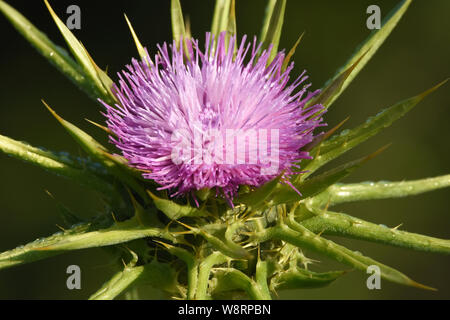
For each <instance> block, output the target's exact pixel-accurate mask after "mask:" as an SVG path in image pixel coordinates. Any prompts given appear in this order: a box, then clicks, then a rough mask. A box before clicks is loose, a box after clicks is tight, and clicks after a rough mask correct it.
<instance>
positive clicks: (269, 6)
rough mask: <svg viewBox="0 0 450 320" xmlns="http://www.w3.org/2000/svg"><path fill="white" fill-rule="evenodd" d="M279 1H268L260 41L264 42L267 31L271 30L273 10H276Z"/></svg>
mask: <svg viewBox="0 0 450 320" xmlns="http://www.w3.org/2000/svg"><path fill="white" fill-rule="evenodd" d="M276 2H277V0H268V1H267V5H266V9H265V13H264V21H263V25H262V28H261V32H260V33H259V40H260V41H262V39H264V38H265V37H266V34H267V30H268V29H269V24H270V18H271V17H272V13H273V9H274V8H275V3H276Z"/></svg>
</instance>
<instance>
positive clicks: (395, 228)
mask: <svg viewBox="0 0 450 320" xmlns="http://www.w3.org/2000/svg"><path fill="white" fill-rule="evenodd" d="M402 225H403V222H402V223H400V224H399V225H398V226H396V227H394V228H391V230H397V229H398V228H400V227H401V226H402Z"/></svg>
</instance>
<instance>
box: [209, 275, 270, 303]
mask: <svg viewBox="0 0 450 320" xmlns="http://www.w3.org/2000/svg"><path fill="white" fill-rule="evenodd" d="M214 276H215V278H216V279H217V285H216V287H215V288H214V289H215V290H214V291H216V294H217V293H219V292H223V291H230V290H236V289H240V290H244V291H245V292H247V294H248V295H249V296H250V298H251V299H253V300H270V299H271V297H270V296H267V295H266V294H265V292H264V291H263V290H261V288H260V286H259V285H258V284H257V283H256V282H255V281H254V280H253V279H251V278H249V277H248V276H247V275H246V274H245V273H243V272H242V271H239V270H237V269H234V268H215V269H214ZM213 293H214V292H213Z"/></svg>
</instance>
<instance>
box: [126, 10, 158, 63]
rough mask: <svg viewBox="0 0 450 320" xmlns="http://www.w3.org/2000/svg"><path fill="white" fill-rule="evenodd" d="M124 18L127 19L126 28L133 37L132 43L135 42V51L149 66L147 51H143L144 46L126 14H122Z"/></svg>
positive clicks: (150, 61)
mask: <svg viewBox="0 0 450 320" xmlns="http://www.w3.org/2000/svg"><path fill="white" fill-rule="evenodd" d="M124 16H125V20H126V21H127V25H128V28H130V32H131V35H132V37H133V40H134V43H135V44H136V48H137V51H138V53H139V56H140V57H141V60H142V61H145V63H146V64H147V66H148V67H149V68H150V67H151V66H152V65H153V62H152V60H151V59H150V57H149V56H148V54H147V52H146V51H145V49H144V47H143V46H142V44H141V42H140V41H139V38H138V36H137V35H136V32H135V31H134V29H133V26H132V25H131V22H130V20H128V17H127V15H126V14H124Z"/></svg>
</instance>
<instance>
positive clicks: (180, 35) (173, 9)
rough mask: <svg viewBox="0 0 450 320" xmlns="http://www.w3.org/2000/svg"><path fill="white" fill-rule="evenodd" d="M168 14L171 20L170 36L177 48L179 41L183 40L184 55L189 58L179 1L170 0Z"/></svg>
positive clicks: (186, 36)
mask: <svg viewBox="0 0 450 320" xmlns="http://www.w3.org/2000/svg"><path fill="white" fill-rule="evenodd" d="M170 14H171V19H172V35H173V39H174V40H175V43H176V45H177V46H179V45H180V43H181V42H180V41H181V39H183V48H184V53H185V55H186V57H187V58H189V50H188V48H187V45H186V40H187V39H188V35H187V33H186V28H185V24H184V19H183V11H182V10H181V4H180V0H171V2H170Z"/></svg>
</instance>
